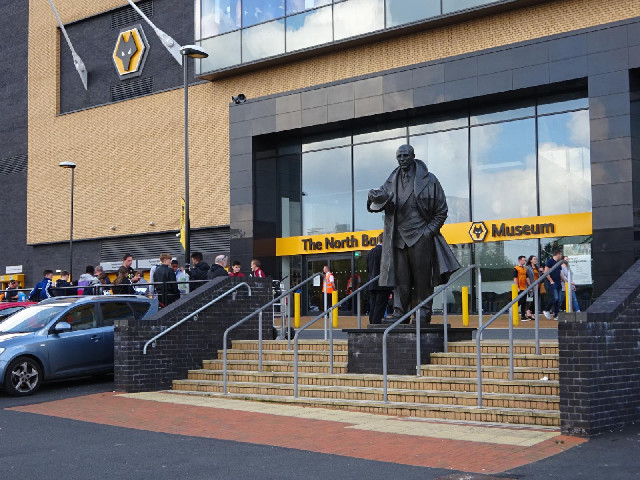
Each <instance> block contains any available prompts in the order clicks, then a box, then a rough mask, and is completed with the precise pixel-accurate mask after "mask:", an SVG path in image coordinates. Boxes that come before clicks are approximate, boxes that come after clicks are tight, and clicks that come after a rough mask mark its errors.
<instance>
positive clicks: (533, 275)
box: [524, 255, 546, 322]
mask: <svg viewBox="0 0 640 480" xmlns="http://www.w3.org/2000/svg"><path fill="white" fill-rule="evenodd" d="M526 267H527V279H528V284H529V285H531V284H533V283H534V282H535V281H536V280H538V278H540V269H539V268H538V257H536V256H535V255H530V256H529V258H528V260H527V265H526ZM535 290H537V291H538V294H539V295H542V294H544V293H546V290H545V289H544V283H539V284H538V285H537V286H536V287H535V288H534V289H533V290H532V291H531V292H529V295H527V298H528V303H527V313H526V317H527V318H526V319H524V321H525V322H526V321H528V320H532V319H533V318H535V317H534V313H535V299H534V298H533V292H534V291H535Z"/></svg>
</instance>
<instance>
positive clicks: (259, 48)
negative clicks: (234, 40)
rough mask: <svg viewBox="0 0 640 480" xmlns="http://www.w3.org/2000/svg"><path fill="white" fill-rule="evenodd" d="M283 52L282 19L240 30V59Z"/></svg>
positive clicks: (245, 59) (257, 57) (244, 59)
mask: <svg viewBox="0 0 640 480" xmlns="http://www.w3.org/2000/svg"><path fill="white" fill-rule="evenodd" d="M280 53H284V19H282V20H276V21H274V22H269V23H263V24H262V25H256V26H255V27H251V28H247V29H246V30H242V61H243V62H252V61H254V60H259V59H261V58H267V57H272V56H274V55H278V54H280Z"/></svg>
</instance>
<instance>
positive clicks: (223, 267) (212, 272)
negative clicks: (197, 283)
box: [207, 255, 229, 280]
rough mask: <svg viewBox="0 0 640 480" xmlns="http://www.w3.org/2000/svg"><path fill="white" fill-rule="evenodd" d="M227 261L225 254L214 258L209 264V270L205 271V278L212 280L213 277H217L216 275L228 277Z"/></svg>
mask: <svg viewBox="0 0 640 480" xmlns="http://www.w3.org/2000/svg"><path fill="white" fill-rule="evenodd" d="M228 262H229V259H228V258H227V256H226V255H218V256H217V257H216V259H215V260H214V263H213V265H211V268H210V269H209V272H208V273H207V279H209V280H213V279H214V278H218V277H228V276H229V272H227V264H228Z"/></svg>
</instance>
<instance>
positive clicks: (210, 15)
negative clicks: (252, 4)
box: [200, 0, 242, 53]
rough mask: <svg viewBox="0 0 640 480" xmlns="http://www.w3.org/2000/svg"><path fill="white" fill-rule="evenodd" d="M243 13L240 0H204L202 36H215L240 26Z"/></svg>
mask: <svg viewBox="0 0 640 480" xmlns="http://www.w3.org/2000/svg"><path fill="white" fill-rule="evenodd" d="M241 13H242V9H241V8H240V0H202V17H201V18H202V20H201V29H202V30H201V32H202V36H201V37H200V38H207V37H213V36H214V35H220V34H222V33H227V32H230V31H231V30H236V29H238V28H240V15H241ZM216 53H218V52H217V51H216Z"/></svg>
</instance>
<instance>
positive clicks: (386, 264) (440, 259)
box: [367, 145, 460, 324]
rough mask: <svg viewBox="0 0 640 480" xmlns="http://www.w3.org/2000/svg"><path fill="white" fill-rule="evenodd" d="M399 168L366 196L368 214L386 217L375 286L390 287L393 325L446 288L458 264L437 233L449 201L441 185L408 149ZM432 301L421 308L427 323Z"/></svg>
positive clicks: (399, 159) (399, 155)
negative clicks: (413, 305) (436, 289)
mask: <svg viewBox="0 0 640 480" xmlns="http://www.w3.org/2000/svg"><path fill="white" fill-rule="evenodd" d="M396 160H397V162H398V167H397V168H396V169H394V170H393V171H392V172H391V175H389V178H388V179H387V181H386V182H385V183H384V185H382V187H380V188H379V189H373V190H370V191H369V194H368V197H367V211H369V212H373V213H375V212H384V238H385V243H384V244H383V249H382V259H381V261H380V280H379V284H380V285H381V286H385V287H394V288H395V290H394V308H393V310H394V311H393V315H392V316H391V318H387V319H386V320H385V321H387V322H395V321H397V320H398V319H400V318H401V317H403V316H404V315H405V314H406V313H407V312H408V311H409V309H410V308H411V301H412V297H413V298H415V302H416V304H419V303H422V302H423V301H424V300H425V299H426V298H428V297H429V296H430V295H431V294H432V293H433V289H434V287H435V286H437V285H440V284H443V283H446V282H448V281H449V277H450V276H451V274H452V273H453V272H455V271H456V270H458V269H459V268H460V264H459V263H458V260H457V259H456V257H455V255H454V254H453V252H452V251H451V248H450V247H449V245H448V244H447V242H446V240H445V239H444V237H443V236H442V234H441V233H440V228H441V227H442V225H444V222H445V220H446V219H447V214H448V207H447V199H446V196H445V194H444V190H443V189H442V186H441V185H440V182H439V181H438V179H437V178H436V177H435V175H434V174H433V173H431V172H429V170H428V169H427V166H426V165H425V163H424V162H423V161H422V160H418V159H417V158H416V156H415V152H414V149H413V147H412V146H411V145H401V146H400V147H398V150H397V151H396ZM431 310H432V302H428V303H427V304H426V305H423V306H422V307H421V309H420V317H421V320H422V322H423V323H424V324H429V323H430V322H431Z"/></svg>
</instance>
